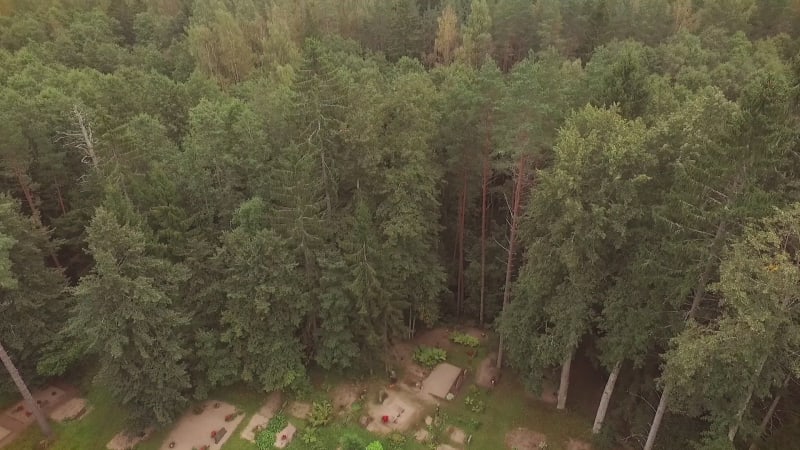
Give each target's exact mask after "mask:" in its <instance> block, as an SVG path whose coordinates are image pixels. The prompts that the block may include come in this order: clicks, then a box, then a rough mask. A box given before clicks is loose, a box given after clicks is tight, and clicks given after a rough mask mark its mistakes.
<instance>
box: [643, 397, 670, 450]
mask: <svg viewBox="0 0 800 450" xmlns="http://www.w3.org/2000/svg"><path fill="white" fill-rule="evenodd" d="M670 390H672V386H670V385H669V384H668V385H666V386H664V391H662V392H661V400H659V401H658V409H656V415H655V417H653V424H652V425H650V433H648V434H647V442H646V443H645V444H644V450H653V446H654V445H655V443H656V436H657V435H658V429H659V428H661V421H662V420H663V419H664V413H665V412H666V411H667V399H668V398H669V392H670Z"/></svg>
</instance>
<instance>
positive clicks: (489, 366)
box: [475, 353, 500, 388]
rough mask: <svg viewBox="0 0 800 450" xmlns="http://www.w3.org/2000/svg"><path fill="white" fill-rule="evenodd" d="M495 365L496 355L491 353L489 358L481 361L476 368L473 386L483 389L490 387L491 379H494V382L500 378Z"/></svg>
mask: <svg viewBox="0 0 800 450" xmlns="http://www.w3.org/2000/svg"><path fill="white" fill-rule="evenodd" d="M496 364H497V354H496V353H491V354H489V356H487V357H486V358H484V359H483V361H481V364H480V365H479V366H478V371H477V372H476V373H475V384H477V385H478V386H481V387H485V388H490V387H492V378H495V381H497V380H498V379H499V378H500V377H499V371H498V370H497V367H496V366H495V365H496Z"/></svg>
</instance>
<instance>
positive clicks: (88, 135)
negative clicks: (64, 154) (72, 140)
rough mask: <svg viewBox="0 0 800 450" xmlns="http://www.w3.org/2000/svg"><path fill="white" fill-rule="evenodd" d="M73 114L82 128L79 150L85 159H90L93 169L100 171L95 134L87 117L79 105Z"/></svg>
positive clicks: (75, 107)
mask: <svg viewBox="0 0 800 450" xmlns="http://www.w3.org/2000/svg"><path fill="white" fill-rule="evenodd" d="M72 114H73V115H74V116H75V121H76V122H77V124H78V127H79V128H80V139H81V140H82V142H81V143H80V145H79V148H80V149H81V150H83V152H84V154H85V157H87V158H89V160H90V161H91V164H92V167H94V168H95V170H98V169H99V167H100V163H99V161H98V159H97V154H96V153H95V152H94V134H93V133H92V127H91V126H90V125H89V123H88V121H87V120H86V116H85V115H84V114H83V111H81V110H80V109H79V108H78V105H74V106H73V107H72Z"/></svg>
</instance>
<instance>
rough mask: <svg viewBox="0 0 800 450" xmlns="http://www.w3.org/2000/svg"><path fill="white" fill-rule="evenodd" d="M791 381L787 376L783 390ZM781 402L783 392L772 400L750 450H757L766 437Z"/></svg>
mask: <svg viewBox="0 0 800 450" xmlns="http://www.w3.org/2000/svg"><path fill="white" fill-rule="evenodd" d="M789 380H791V376H787V377H786V379H785V380H784V381H783V387H782V389H786V386H788V385H789ZM780 401H781V392H780V391H778V393H777V394H776V395H775V398H774V399H772V403H771V404H770V405H769V409H768V410H767V413H766V414H765V415H764V419H762V420H761V424H760V425H759V426H758V433H756V436H755V437H754V438H753V442H752V443H751V444H750V450H756V442H758V440H759V439H761V436H763V435H764V432H765V431H767V425H769V421H770V420H772V416H773V415H774V414H775V410H776V409H778V403H780Z"/></svg>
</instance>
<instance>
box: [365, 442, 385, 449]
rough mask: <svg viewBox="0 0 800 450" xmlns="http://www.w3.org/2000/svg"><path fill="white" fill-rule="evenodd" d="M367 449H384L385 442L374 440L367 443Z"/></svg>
mask: <svg viewBox="0 0 800 450" xmlns="http://www.w3.org/2000/svg"><path fill="white" fill-rule="evenodd" d="M365 450H383V444H381V443H380V441H372V442H370V443H369V445H367V447H366V449H365Z"/></svg>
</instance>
